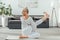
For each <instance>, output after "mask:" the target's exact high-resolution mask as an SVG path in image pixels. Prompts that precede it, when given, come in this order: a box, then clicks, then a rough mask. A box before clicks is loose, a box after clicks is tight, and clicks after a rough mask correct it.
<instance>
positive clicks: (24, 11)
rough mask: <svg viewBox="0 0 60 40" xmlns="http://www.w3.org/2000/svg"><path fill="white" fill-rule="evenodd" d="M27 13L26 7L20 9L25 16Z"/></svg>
mask: <svg viewBox="0 0 60 40" xmlns="http://www.w3.org/2000/svg"><path fill="white" fill-rule="evenodd" d="M28 13H29V10H28V8H24V9H23V10H22V14H23V15H24V16H25V15H28Z"/></svg>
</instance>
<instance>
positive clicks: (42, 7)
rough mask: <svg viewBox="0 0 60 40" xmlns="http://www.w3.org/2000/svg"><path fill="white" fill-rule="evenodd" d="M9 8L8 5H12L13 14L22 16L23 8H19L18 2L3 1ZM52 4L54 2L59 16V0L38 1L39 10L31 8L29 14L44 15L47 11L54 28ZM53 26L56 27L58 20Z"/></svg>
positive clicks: (12, 0) (50, 23)
mask: <svg viewBox="0 0 60 40" xmlns="http://www.w3.org/2000/svg"><path fill="white" fill-rule="evenodd" d="M2 2H4V3H5V4H6V5H5V6H6V7H7V5H9V4H11V6H12V14H13V15H21V11H22V9H23V8H20V7H18V0H2ZM51 2H54V7H55V9H56V13H57V15H58V8H57V4H58V1H57V0H38V8H29V7H28V9H29V12H30V13H29V14H30V15H43V12H44V11H47V12H48V13H49V15H50V20H49V25H50V26H52V21H51V13H52V7H51ZM53 26H56V19H55V18H54V19H53Z"/></svg>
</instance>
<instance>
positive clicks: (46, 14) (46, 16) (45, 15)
mask: <svg viewBox="0 0 60 40" xmlns="http://www.w3.org/2000/svg"><path fill="white" fill-rule="evenodd" d="M47 18H49V15H48V13H47V12H44V17H43V18H42V19H43V20H44V21H45V20H46V19H47Z"/></svg>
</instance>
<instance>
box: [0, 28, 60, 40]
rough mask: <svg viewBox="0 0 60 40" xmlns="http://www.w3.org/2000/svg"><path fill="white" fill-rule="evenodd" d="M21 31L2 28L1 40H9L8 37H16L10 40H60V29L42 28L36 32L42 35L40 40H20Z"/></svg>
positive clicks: (28, 39)
mask: <svg viewBox="0 0 60 40" xmlns="http://www.w3.org/2000/svg"><path fill="white" fill-rule="evenodd" d="M20 31H21V30H20V29H19V30H18V29H8V28H0V40H5V39H7V37H8V36H10V37H12V38H13V37H14V38H13V39H9V40H60V28H40V29H37V30H36V31H37V32H39V33H40V37H39V39H30V38H27V39H18V36H19V35H20Z"/></svg>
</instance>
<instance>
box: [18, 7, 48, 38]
mask: <svg viewBox="0 0 60 40" xmlns="http://www.w3.org/2000/svg"><path fill="white" fill-rule="evenodd" d="M28 13H29V10H28V8H24V9H23V11H22V14H23V15H22V17H21V18H20V19H21V25H22V29H21V31H22V32H21V35H20V36H19V38H39V37H40V33H38V32H36V31H35V30H36V26H37V25H39V24H41V23H42V22H43V21H44V20H46V19H47V18H48V14H47V12H45V14H44V17H42V19H40V20H38V21H36V22H34V21H33V19H32V17H30V16H29V15H28Z"/></svg>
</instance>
